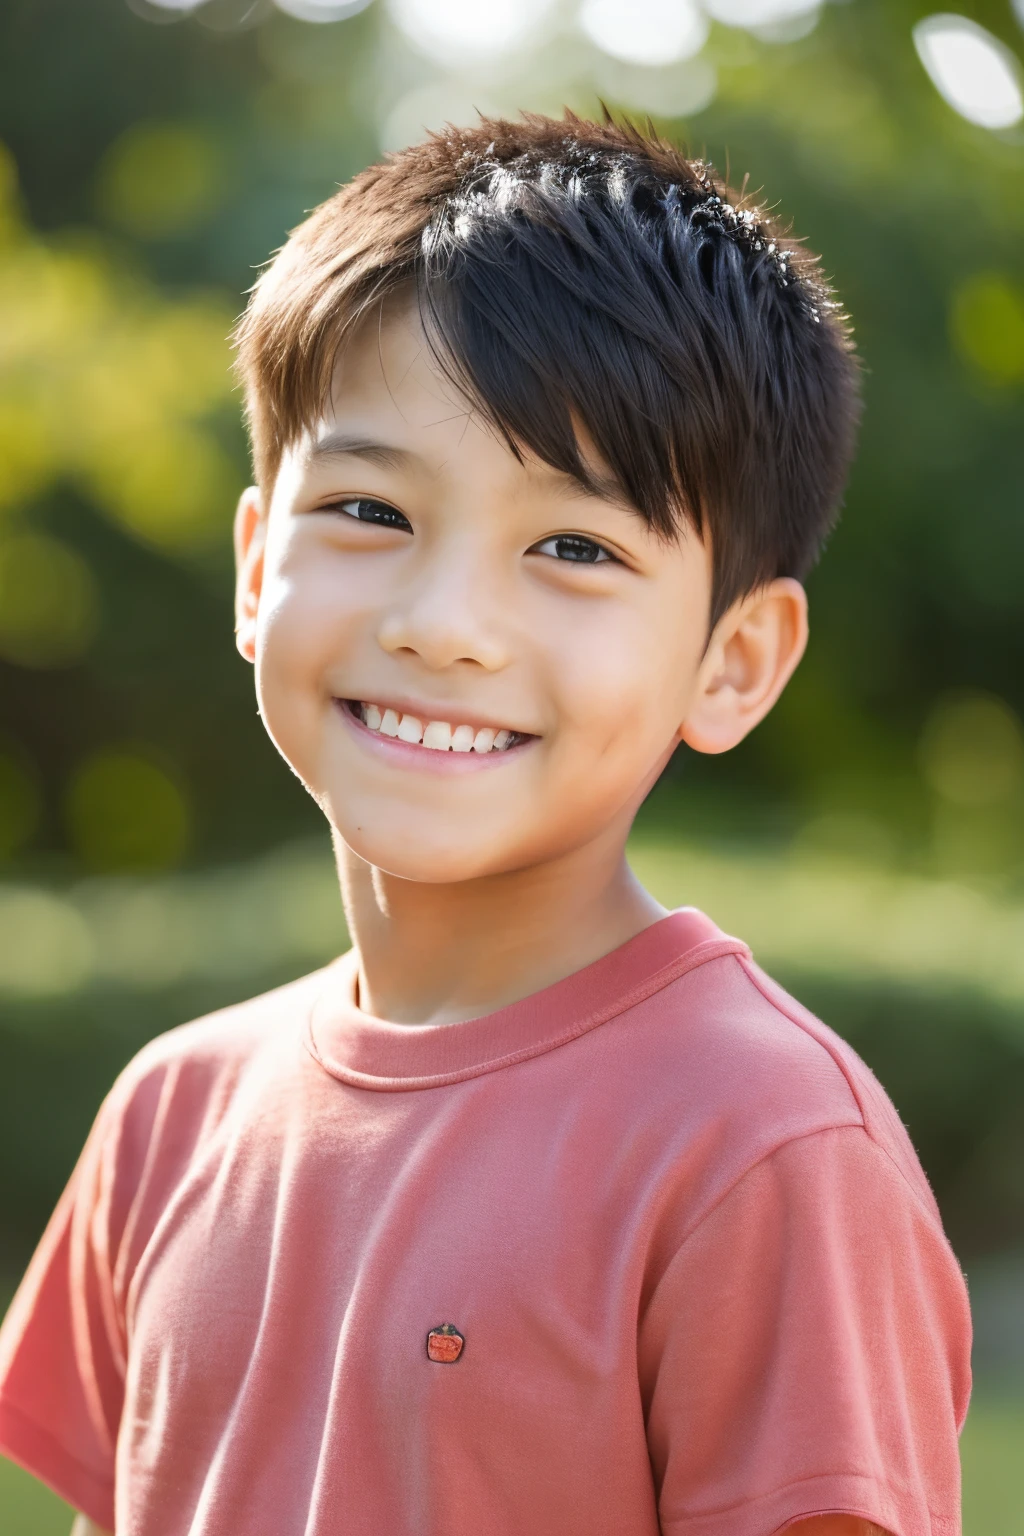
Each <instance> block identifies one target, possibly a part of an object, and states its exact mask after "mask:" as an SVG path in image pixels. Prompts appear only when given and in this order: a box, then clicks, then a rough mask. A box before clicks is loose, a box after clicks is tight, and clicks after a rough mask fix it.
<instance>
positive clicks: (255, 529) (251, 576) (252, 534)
mask: <svg viewBox="0 0 1024 1536" xmlns="http://www.w3.org/2000/svg"><path fill="white" fill-rule="evenodd" d="M266 542H267V520H266V518H265V517H264V515H263V502H262V499H261V497H260V493H259V491H258V490H257V488H256V486H254V485H250V486H249V488H248V490H246V491H243V492H242V495H241V497H240V499H239V502H238V511H237V512H236V513H235V644H236V645H237V647H238V651H239V654H240V655H242V656H244V657H245V659H246V661H255V660H256V614H257V611H258V609H259V605H260V590H261V588H262V586H263V552H264V549H265V547H266Z"/></svg>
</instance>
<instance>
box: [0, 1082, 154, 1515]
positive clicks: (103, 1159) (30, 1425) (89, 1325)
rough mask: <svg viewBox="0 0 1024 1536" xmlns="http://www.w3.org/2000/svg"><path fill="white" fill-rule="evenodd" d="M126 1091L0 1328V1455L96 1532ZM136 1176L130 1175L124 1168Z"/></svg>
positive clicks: (110, 1404) (100, 1128)
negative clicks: (57, 1497)
mask: <svg viewBox="0 0 1024 1536" xmlns="http://www.w3.org/2000/svg"><path fill="white" fill-rule="evenodd" d="M125 1100H126V1094H125V1091H124V1087H123V1084H118V1085H117V1086H116V1087H115V1089H114V1090H113V1091H112V1092H111V1094H110V1096H109V1097H108V1098H107V1100H106V1102H105V1103H104V1105H103V1106H102V1108H101V1110H100V1112H99V1115H98V1116H97V1118H96V1122H95V1124H94V1125H93V1128H92V1131H91V1133H90V1135H89V1138H88V1140H87V1142H86V1144H85V1147H84V1149H83V1151H82V1155H81V1157H80V1158H79V1161H78V1165H77V1167H76V1168H75V1170H74V1173H73V1174H72V1176H71V1179H70V1182H69V1183H68V1186H67V1188H66V1190H65V1191H64V1194H63V1196H62V1197H61V1200H60V1203H59V1204H58V1206H57V1209H56V1210H55V1211H54V1213H53V1216H52V1218H51V1220H50V1223H49V1225H48V1227H47V1229H46V1232H45V1233H44V1235H43V1238H42V1240H41V1242H40V1244H39V1247H38V1249H37V1250H36V1253H35V1256H34V1258H33V1259H32V1262H31V1264H30V1265H29V1268H28V1271H27V1272H26V1275H25V1278H24V1280H23V1281H22V1283H21V1286H20V1288H19V1290H18V1293H17V1295H16V1296H15V1298H14V1301H13V1302H12V1304H11V1307H10V1310H9V1311H8V1313H7V1317H6V1318H5V1320H4V1324H3V1328H2V1329H0V1452H2V1453H3V1454H4V1455H6V1456H8V1457H10V1458H11V1460H13V1461H16V1462H18V1463H19V1464H20V1465H21V1466H23V1467H24V1468H25V1469H26V1470H27V1471H29V1472H31V1473H33V1474H34V1475H35V1476H36V1477H38V1478H40V1479H41V1480H42V1481H43V1482H45V1483H48V1484H49V1486H50V1487H51V1488H52V1489H54V1491H55V1492H56V1493H58V1494H60V1496H61V1497H62V1498H64V1499H66V1500H67V1501H68V1503H69V1504H71V1505H73V1506H74V1508H76V1509H78V1510H81V1511H82V1512H83V1513H84V1514H86V1515H88V1516H89V1518H90V1519H91V1520H93V1521H95V1522H96V1523H97V1524H98V1525H100V1526H101V1527H102V1528H103V1529H104V1530H113V1528H114V1455H115V1446H116V1441H117V1432H118V1426H119V1423H120V1418H121V1410H122V1404H123V1399H124V1378H125V1356H126V1348H125V1333H124V1323H123V1308H122V1306H121V1299H120V1295H119V1286H118V1274H117V1269H118V1259H119V1256H120V1249H121V1245H122V1242H123V1237H124V1233H125V1228H126V1222H127V1220H128V1216H129V1213H130V1208H131V1194H130V1190H129V1189H128V1187H127V1184H128V1182H129V1180H130V1177H131V1169H130V1168H129V1167H128V1166H127V1164H128V1163H130V1162H131V1161H132V1159H131V1157H130V1156H129V1157H127V1158H126V1147H125V1143H126V1142H130V1140H131V1136H130V1134H128V1132H127V1131H126V1126H125V1113H124V1110H125ZM136 1176H137V1169H136Z"/></svg>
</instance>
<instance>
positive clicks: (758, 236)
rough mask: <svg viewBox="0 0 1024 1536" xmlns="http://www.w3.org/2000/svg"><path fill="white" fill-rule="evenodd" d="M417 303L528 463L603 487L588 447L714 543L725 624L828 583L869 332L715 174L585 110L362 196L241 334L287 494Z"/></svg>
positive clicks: (468, 133) (799, 250) (493, 138)
mask: <svg viewBox="0 0 1024 1536" xmlns="http://www.w3.org/2000/svg"><path fill="white" fill-rule="evenodd" d="M403 286H408V287H410V288H414V289H415V291H416V293H417V295H418V300H419V306H420V313H421V315H422V317H423V320H424V324H425V327H426V330H427V335H428V337H429V339H430V344H431V347H432V349H433V350H434V353H435V356H436V357H437V359H438V361H439V362H440V363H441V365H442V366H443V367H444V369H445V371H446V372H447V374H448V375H449V377H450V378H451V379H452V380H453V381H454V382H455V383H456V384H458V386H459V387H460V388H461V389H462V390H463V392H464V393H465V394H466V395H467V397H468V398H469V399H471V400H472V401H473V402H474V403H475V405H476V406H477V408H478V409H479V410H480V411H481V412H482V413H483V414H484V416H485V417H486V418H487V419H489V420H490V421H491V423H492V424H493V425H494V426H495V427H496V428H497V429H498V430H499V431H500V432H501V433H502V434H503V436H504V438H505V440H506V442H507V443H508V445H509V447H510V448H511V449H512V451H513V452H515V453H517V454H520V455H521V454H522V452H523V451H524V450H525V451H531V452H533V453H535V454H536V455H538V456H539V457H540V458H541V459H543V460H545V461H546V462H547V463H549V464H551V465H553V466H554V467H555V468H558V469H562V470H565V471H567V472H568V473H569V474H571V475H573V476H575V477H576V478H577V479H578V480H580V481H581V482H582V483H583V484H585V485H586V484H587V483H588V472H587V468H586V465H585V463H584V460H583V457H582V455H581V452H580V447H579V433H580V429H581V428H582V429H584V430H585V431H586V433H587V435H588V436H589V438H590V439H591V440H592V441H593V442H594V443H595V444H596V446H597V448H598V450H599V451H600V453H601V455H602V457H603V459H604V460H605V462H606V463H607V465H608V466H609V467H610V469H611V471H612V473H613V474H614V476H615V477H616V479H617V481H618V483H619V484H620V486H621V487H622V490H623V492H624V494H625V496H626V498H627V500H628V501H629V502H630V504H631V505H633V506H634V507H635V508H636V509H637V511H638V512H639V513H640V514H641V515H642V516H643V517H644V518H645V519H646V520H647V521H648V523H649V524H651V525H652V526H653V527H654V528H655V529H657V530H658V531H659V532H660V533H662V534H664V535H666V536H668V535H670V534H671V533H672V532H674V531H677V530H678V528H679V525H680V518H685V519H687V520H688V521H689V522H690V523H691V524H692V526H693V527H694V528H695V529H696V530H697V532H698V533H699V534H700V535H701V536H702V537H710V540H711V549H712V558H713V563H714V592H713V598H712V622H715V621H716V620H717V618H718V617H719V616H720V615H721V614H722V613H723V612H724V611H725V609H726V608H727V607H729V605H730V604H731V603H732V602H733V601H735V600H736V598H738V597H741V596H743V595H744V594H745V593H746V592H749V591H752V590H754V589H756V588H757V587H758V586H760V585H763V584H764V583H765V582H767V581H770V580H771V579H772V578H774V577H776V576H781V575H791V576H797V577H802V576H804V575H805V574H806V572H807V571H808V570H809V568H810V567H811V565H812V564H813V562H814V560H815V558H816V557H817V553H818V551H819V549H820V547H821V544H822V542H823V540H824V538H825V536H826V534H827V533H828V531H829V529H830V527H831V526H832V523H833V522H834V520H835V517H836V515H837V513H838V508H839V504H840V500H841V496H842V492H843V487H844V484H845V480H846V475H847V472H848V468H849V463H850V459H851V457H852V452H853V443H854V437H855V430H856V423H857V417H858V410H859V390H858V385H859V376H858V375H859V371H858V367H857V363H856V359H855V356H854V353H853V347H852V341H851V338H850V329H849V324H848V322H847V319H846V317H845V316H844V315H843V313H842V312H841V310H840V308H839V306H838V304H837V303H836V301H835V298H834V296H833V295H832V293H831V291H830V289H829V287H828V285H827V284H826V282H825V281H824V279H823V278H822V276H821V273H820V269H819V263H818V260H817V258H816V257H815V256H813V255H812V254H811V253H810V252H808V251H807V249H806V248H805V247H804V246H803V245H802V244H800V243H798V242H797V241H795V240H794V239H792V238H791V237H789V236H788V235H787V234H786V233H785V232H784V231H783V230H782V229H781V228H780V227H779V225H778V224H777V222H776V220H775V219H774V218H773V217H772V216H771V215H769V214H767V213H765V212H764V211H762V210H760V209H758V208H756V207H754V206H752V205H751V203H750V201H749V200H748V199H746V198H745V197H743V196H737V195H735V194H733V193H731V192H730V191H729V189H728V187H726V186H725V184H724V183H723V182H722V181H720V180H719V178H718V177H717V176H716V175H715V174H714V172H713V170H712V168H711V167H710V166H709V165H707V164H706V163H704V162H703V161H700V160H690V159H687V158H686V157H685V156H684V155H683V154H682V153H680V151H679V150H677V149H676V148H674V147H673V146H672V145H671V144H669V143H667V142H666V141H665V140H664V139H663V138H660V137H658V136H657V135H656V134H655V133H654V132H653V130H648V131H647V132H643V131H641V130H640V129H639V128H637V127H635V126H634V125H632V124H629V123H617V122H614V121H612V120H611V119H610V118H606V120H605V121H603V122H589V121H584V120H582V119H580V118H578V117H576V116H575V115H573V114H572V113H568V112H567V113H566V115H565V117H564V119H562V120H561V121H559V120H555V119H552V118H546V117H540V116H534V115H528V116H525V117H524V118H523V120H522V121H517V122H506V121H504V120H494V119H488V118H484V119H482V120H481V121H480V123H479V124H478V125H477V126H475V127H472V128H454V127H449V128H447V129H445V130H444V131H443V132H441V133H437V134H432V135H430V136H429V137H428V138H427V139H426V140H425V141H424V142H423V143H421V144H416V145H413V146H412V147H411V148H409V149H405V150H402V151H401V152H400V153H398V154H395V155H390V156H388V157H387V158H386V159H385V160H384V161H383V162H382V163H380V164H378V165H373V166H371V167H370V168H369V169H367V170H365V171H363V172H362V173H361V174H360V175H358V176H356V177H355V179H354V180H353V181H351V182H350V183H348V185H346V186H344V187H342V189H341V190H340V191H339V192H338V193H336V194H335V196H334V197H332V198H330V199H329V200H328V201H327V202H325V203H323V204H321V206H320V207H319V208H317V209H316V211H315V212H314V213H313V214H312V215H311V216H310V217H309V218H308V219H307V220H306V222H305V223H304V224H302V225H300V226H299V228H298V229H297V230H295V231H294V233H293V234H292V236H291V238H290V239H289V241H288V242H287V244H286V245H285V246H284V247H283V248H282V250H281V251H280V253H279V254H278V256H277V258H276V259H275V260H274V262H273V263H272V264H271V265H270V266H269V267H268V268H267V270H266V271H265V272H264V273H263V275H262V276H261V277H260V279H259V281H258V282H257V284H256V285H255V288H254V289H253V293H252V296H251V299H250V303H249V306H248V308H247V310H246V312H245V314H244V316H243V317H242V320H241V321H240V323H239V326H238V331H237V345H238V358H239V368H240V372H241V376H242V379H243V381H244V384H245V390H246V403H247V413H248V421H249V429H250V433H251V437H252V445H253V455H254V460H255V470H256V477H257V480H258V482H259V484H260V485H261V486H262V487H263V488H264V490H266V491H269V489H270V487H271V486H272V485H273V481H274V479H275V477H276V474H277V470H278V468H279V465H280V460H281V455H282V453H283V452H284V450H285V449H286V448H287V447H288V446H289V444H290V443H292V442H294V441H295V440H296V439H297V438H298V437H299V436H300V435H301V433H302V432H303V430H305V429H307V428H308V427H310V426H311V425H312V424H313V422H314V421H315V420H316V419H317V417H318V416H319V415H320V413H321V412H322V410H323V408H324V405H325V404H326V402H327V400H328V399H329V397H330V389H331V381H332V377H333V373H334V367H335V363H336V361H337V358H338V354H339V349H340V348H341V347H342V346H343V345H344V343H345V340H346V338H347V337H348V336H350V335H351V332H352V329H353V327H354V326H355V325H356V324H357V322H358V321H359V320H360V318H361V317H362V316H364V315H365V314H366V313H367V312H368V311H369V310H371V309H372V308H375V307H376V306H377V305H379V304H380V303H381V302H383V300H384V299H386V298H387V297H389V296H390V295H391V294H393V293H395V292H396V291H397V290H398V289H400V288H402V287H403Z"/></svg>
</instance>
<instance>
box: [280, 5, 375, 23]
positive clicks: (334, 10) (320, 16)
mask: <svg viewBox="0 0 1024 1536" xmlns="http://www.w3.org/2000/svg"><path fill="white" fill-rule="evenodd" d="M370 3H371V0H274V4H275V5H276V6H277V8H278V10H279V11H284V12H285V13H286V15H288V16H294V17H296V18H297V20H299V21H313V22H325V21H347V20H348V18H349V17H350V16H357V15H358V14H359V12H360V11H365V10H366V8H367V6H368V5H369V4H370Z"/></svg>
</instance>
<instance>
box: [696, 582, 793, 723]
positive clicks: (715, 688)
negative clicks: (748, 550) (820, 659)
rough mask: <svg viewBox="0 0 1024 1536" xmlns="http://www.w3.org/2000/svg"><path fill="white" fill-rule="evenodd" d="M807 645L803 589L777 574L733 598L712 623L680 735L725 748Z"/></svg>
mask: <svg viewBox="0 0 1024 1536" xmlns="http://www.w3.org/2000/svg"><path fill="white" fill-rule="evenodd" d="M806 645H807V594H806V593H805V592H804V589H803V587H802V586H801V585H800V583H799V582H798V581H793V580H792V579H791V578H790V577H780V578H779V579H778V580H776V581H772V582H769V583H768V585H767V586H766V587H761V588H760V589H759V590H758V591H757V592H752V593H750V595H749V596H748V597H745V598H743V599H741V600H740V602H738V603H735V604H734V605H733V607H732V608H730V609H729V611H728V612H727V613H725V614H724V615H723V616H722V618H721V619H720V620H719V622H718V623H717V624H716V626H715V630H714V633H713V634H712V636H711V640H710V642H709V644H708V648H707V651H706V652H705V654H704V660H703V662H702V663H701V666H700V670H699V672H698V674H697V687H696V690H695V693H694V697H693V701H692V703H691V705H690V708H689V710H688V712H687V715H686V719H685V720H684V721H683V723H682V725H681V726H680V729H679V735H680V739H681V740H682V741H685V742H686V743H687V745H688V746H691V747H693V748H694V750H695V751H697V752H728V750H729V748H730V747H735V746H736V745H737V743H739V742H741V741H742V740H743V738H744V736H746V735H747V734H748V732H750V731H752V730H753V729H754V726H755V725H757V724H758V723H759V722H760V721H761V720H763V719H764V717H765V715H766V714H767V713H768V711H769V710H770V709H771V707H772V705H773V704H774V703H775V700H776V699H777V698H778V697H779V694H780V693H781V692H782V690H783V688H785V686H786V684H787V683H788V682H789V679H790V678H791V677H792V675H793V673H794V672H795V670H796V667H797V664H798V663H799V661H800V658H801V656H802V655H803V653H804V649H805V647H806Z"/></svg>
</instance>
